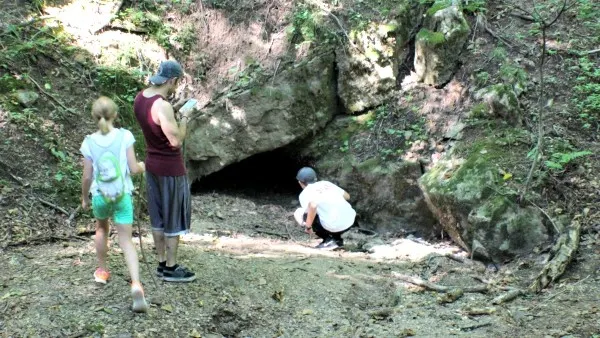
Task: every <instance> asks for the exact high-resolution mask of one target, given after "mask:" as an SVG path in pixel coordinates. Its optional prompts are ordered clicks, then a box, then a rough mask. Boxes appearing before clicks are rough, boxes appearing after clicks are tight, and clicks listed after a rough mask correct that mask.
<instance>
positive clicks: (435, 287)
mask: <svg viewBox="0 0 600 338" xmlns="http://www.w3.org/2000/svg"><path fill="white" fill-rule="evenodd" d="M392 276H394V277H395V278H397V279H399V280H401V281H404V282H408V283H411V284H414V285H417V286H422V287H424V288H425V289H427V290H431V291H436V292H443V293H446V292H454V291H455V290H459V289H460V290H462V291H463V292H471V293H473V292H475V293H486V292H488V291H490V287H489V285H478V286H467V287H456V286H445V285H439V284H435V283H431V282H428V281H426V280H423V279H421V278H419V277H412V276H407V275H403V274H399V273H397V272H392Z"/></svg>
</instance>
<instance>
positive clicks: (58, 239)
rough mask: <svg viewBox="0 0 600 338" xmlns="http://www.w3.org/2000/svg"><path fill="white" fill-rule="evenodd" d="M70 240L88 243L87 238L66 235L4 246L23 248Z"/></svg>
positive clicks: (39, 237) (26, 240) (35, 238)
mask: <svg viewBox="0 0 600 338" xmlns="http://www.w3.org/2000/svg"><path fill="white" fill-rule="evenodd" d="M71 239H77V240H80V241H88V240H89V238H85V237H81V236H78V235H68V236H56V235H49V236H38V237H33V238H29V239H24V240H21V241H18V242H14V243H8V244H7V245H6V246H7V247H17V246H23V245H29V244H35V243H37V244H43V243H46V242H53V241H69V240H71Z"/></svg>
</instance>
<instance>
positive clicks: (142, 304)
mask: <svg viewBox="0 0 600 338" xmlns="http://www.w3.org/2000/svg"><path fill="white" fill-rule="evenodd" d="M131 297H132V298H133V305H132V306H131V310H133V312H147V311H148V303H147V302H146V298H144V289H143V288H142V285H141V284H140V282H133V283H131Z"/></svg>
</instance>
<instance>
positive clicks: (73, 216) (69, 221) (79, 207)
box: [66, 205, 81, 226]
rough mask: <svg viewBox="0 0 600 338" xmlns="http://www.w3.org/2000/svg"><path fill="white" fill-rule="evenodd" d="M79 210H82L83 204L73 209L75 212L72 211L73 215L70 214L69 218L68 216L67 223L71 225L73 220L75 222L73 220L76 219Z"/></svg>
mask: <svg viewBox="0 0 600 338" xmlns="http://www.w3.org/2000/svg"><path fill="white" fill-rule="evenodd" d="M79 211H81V205H79V206H77V208H75V210H73V212H72V213H71V215H69V218H67V221H66V223H67V225H68V226H70V225H71V222H73V220H74V219H75V217H76V216H77V214H78V213H79Z"/></svg>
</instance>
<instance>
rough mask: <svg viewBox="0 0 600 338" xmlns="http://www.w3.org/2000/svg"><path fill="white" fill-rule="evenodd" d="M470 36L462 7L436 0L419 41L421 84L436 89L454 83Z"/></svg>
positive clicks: (417, 56) (417, 68) (417, 63)
mask: <svg viewBox="0 0 600 338" xmlns="http://www.w3.org/2000/svg"><path fill="white" fill-rule="evenodd" d="M469 33H470V29H469V24H468V23H467V20H465V17H464V16H463V14H462V11H461V10H460V8H459V6H457V5H451V4H450V3H449V2H448V1H443V0H438V1H436V2H435V3H434V4H433V6H432V7H431V8H430V9H429V10H428V11H427V14H426V17H425V20H424V22H423V28H421V30H420V31H419V33H418V34H417V36H416V39H415V61H414V65H415V72H416V75H417V78H418V79H419V81H421V82H423V83H425V84H428V85H432V86H436V87H437V86H441V85H443V84H445V83H447V82H448V81H450V79H451V78H452V75H453V74H454V72H455V71H456V69H457V66H458V63H459V59H460V56H461V53H462V50H463V48H464V46H465V43H466V41H467V38H468V36H469Z"/></svg>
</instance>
